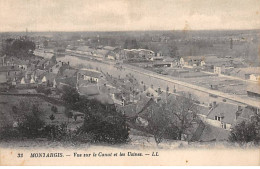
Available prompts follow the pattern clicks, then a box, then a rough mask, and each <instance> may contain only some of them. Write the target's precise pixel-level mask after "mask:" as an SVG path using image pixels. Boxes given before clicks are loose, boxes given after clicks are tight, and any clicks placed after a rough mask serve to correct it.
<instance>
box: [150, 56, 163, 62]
mask: <svg viewBox="0 0 260 169" xmlns="http://www.w3.org/2000/svg"><path fill="white" fill-rule="evenodd" d="M163 59H164V58H163V57H161V56H156V57H152V58H151V59H150V60H151V61H163Z"/></svg>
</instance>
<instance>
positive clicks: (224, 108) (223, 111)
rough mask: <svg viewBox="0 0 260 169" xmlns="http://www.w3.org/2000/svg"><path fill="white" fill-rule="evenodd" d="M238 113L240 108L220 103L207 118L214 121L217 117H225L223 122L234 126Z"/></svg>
mask: <svg viewBox="0 0 260 169" xmlns="http://www.w3.org/2000/svg"><path fill="white" fill-rule="evenodd" d="M237 111H238V106H237V105H233V104H228V103H218V104H217V105H216V107H215V108H213V109H212V110H211V111H210V112H209V114H208V116H207V118H209V119H212V120H214V119H215V116H219V117H223V119H222V121H223V122H225V123H228V124H233V122H234V120H235V119H236V112H237Z"/></svg>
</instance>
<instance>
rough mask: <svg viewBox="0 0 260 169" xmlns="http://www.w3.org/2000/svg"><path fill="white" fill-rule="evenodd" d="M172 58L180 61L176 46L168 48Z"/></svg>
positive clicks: (171, 45) (172, 45)
mask: <svg viewBox="0 0 260 169" xmlns="http://www.w3.org/2000/svg"><path fill="white" fill-rule="evenodd" d="M168 48H169V53H170V57H172V58H177V59H179V53H178V47H177V46H176V44H170V45H169V46H168Z"/></svg>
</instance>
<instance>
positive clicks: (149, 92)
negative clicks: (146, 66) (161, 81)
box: [136, 87, 161, 102]
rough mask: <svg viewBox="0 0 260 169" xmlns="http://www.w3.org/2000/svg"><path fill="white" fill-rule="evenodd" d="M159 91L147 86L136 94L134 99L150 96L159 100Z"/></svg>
mask: <svg viewBox="0 0 260 169" xmlns="http://www.w3.org/2000/svg"><path fill="white" fill-rule="evenodd" d="M160 93H161V92H158V91H156V90H155V89H153V88H151V87H149V88H147V89H146V90H145V91H143V92H142V93H139V94H138V95H137V96H136V99H137V100H142V99H144V98H146V97H147V98H152V99H153V100H154V101H156V102H158V101H159V100H161V96H160Z"/></svg>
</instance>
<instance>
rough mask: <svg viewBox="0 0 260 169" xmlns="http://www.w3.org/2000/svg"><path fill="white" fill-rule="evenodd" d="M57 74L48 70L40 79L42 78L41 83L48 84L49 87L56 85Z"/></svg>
mask: <svg viewBox="0 0 260 169" xmlns="http://www.w3.org/2000/svg"><path fill="white" fill-rule="evenodd" d="M55 78H56V74H54V73H51V72H46V73H44V74H42V75H41V76H40V77H39V79H40V81H39V82H40V84H41V85H43V86H48V87H56V85H57V84H56V80H55Z"/></svg>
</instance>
